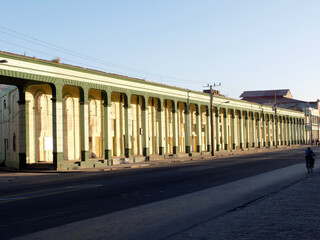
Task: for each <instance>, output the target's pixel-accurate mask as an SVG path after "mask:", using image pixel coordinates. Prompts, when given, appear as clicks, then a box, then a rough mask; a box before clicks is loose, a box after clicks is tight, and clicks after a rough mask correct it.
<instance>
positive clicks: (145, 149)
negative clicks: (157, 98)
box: [141, 97, 149, 157]
mask: <svg viewBox="0 0 320 240" xmlns="http://www.w3.org/2000/svg"><path fill="white" fill-rule="evenodd" d="M147 99H148V98H147V97H146V98H145V101H142V108H141V125H142V126H141V134H142V153H143V156H145V157H148V156H149V141H148V140H149V130H148V129H149V119H148V117H149V112H148V108H147V106H146V105H147V102H148V101H147Z"/></svg>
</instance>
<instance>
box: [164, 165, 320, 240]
mask: <svg viewBox="0 0 320 240" xmlns="http://www.w3.org/2000/svg"><path fill="white" fill-rule="evenodd" d="M319 190H320V172H319V171H316V172H314V173H313V174H308V175H306V178H304V179H303V180H300V181H299V182H296V183H294V184H291V185H289V186H288V187H286V188H285V189H282V190H281V191H278V192H276V193H270V194H268V195H266V196H265V197H263V198H261V199H258V200H256V201H254V202H252V203H249V204H247V205H245V206H242V207H240V208H236V209H233V210H232V211H230V212H228V213H225V214H223V215H221V216H219V217H215V218H212V219H211V220H208V221H206V222H203V223H201V224H197V225H195V226H193V227H191V228H189V229H187V230H183V231H181V232H180V233H178V234H175V235H173V236H171V237H170V238H167V239H168V240H188V239H190V240H200V239H201V240H204V239H215V240H219V239H221V240H224V239H228V240H233V239H234V240H241V239H245V240H247V239H305V240H306V239H320V191H319Z"/></svg>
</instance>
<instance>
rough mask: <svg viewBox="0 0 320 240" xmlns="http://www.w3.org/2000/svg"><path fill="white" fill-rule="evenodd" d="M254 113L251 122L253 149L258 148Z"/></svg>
mask: <svg viewBox="0 0 320 240" xmlns="http://www.w3.org/2000/svg"><path fill="white" fill-rule="evenodd" d="M254 115H255V114H254V112H252V116H251V120H252V147H253V148H255V147H256V121H255V116H254Z"/></svg>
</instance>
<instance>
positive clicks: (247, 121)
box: [246, 112, 250, 148]
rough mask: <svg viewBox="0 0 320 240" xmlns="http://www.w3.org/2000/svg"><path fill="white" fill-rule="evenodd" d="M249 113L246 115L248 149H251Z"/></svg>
mask: <svg viewBox="0 0 320 240" xmlns="http://www.w3.org/2000/svg"><path fill="white" fill-rule="evenodd" d="M248 115H249V113H248V112H247V114H246V141H247V142H246V145H247V146H246V147H247V148H250V146H249V143H250V139H249V116H248Z"/></svg>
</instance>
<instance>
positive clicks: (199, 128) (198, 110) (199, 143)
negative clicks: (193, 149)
mask: <svg viewBox="0 0 320 240" xmlns="http://www.w3.org/2000/svg"><path fill="white" fill-rule="evenodd" d="M200 117H201V115H200V106H197V109H196V118H197V129H196V134H197V152H198V153H200V152H201V151H202V149H201V145H202V144H201V121H200V120H201V118H200Z"/></svg>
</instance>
